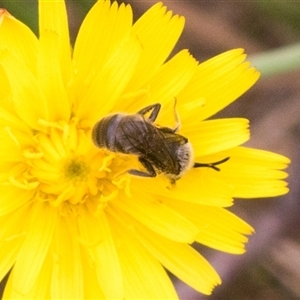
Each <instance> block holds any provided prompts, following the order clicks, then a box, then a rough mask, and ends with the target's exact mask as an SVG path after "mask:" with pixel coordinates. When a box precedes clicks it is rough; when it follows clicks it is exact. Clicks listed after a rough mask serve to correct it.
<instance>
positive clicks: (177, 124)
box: [172, 98, 181, 133]
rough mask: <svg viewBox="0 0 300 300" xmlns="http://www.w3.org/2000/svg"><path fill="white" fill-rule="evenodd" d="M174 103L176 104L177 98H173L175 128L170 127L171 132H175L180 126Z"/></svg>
mask: <svg viewBox="0 0 300 300" xmlns="http://www.w3.org/2000/svg"><path fill="white" fill-rule="evenodd" d="M176 104H177V99H176V98H175V101H174V116H175V128H174V129H172V130H173V133H176V132H177V131H178V130H179V129H180V126H181V123H180V118H179V114H178V112H177V110H176Z"/></svg>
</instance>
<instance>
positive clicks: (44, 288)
mask: <svg viewBox="0 0 300 300" xmlns="http://www.w3.org/2000/svg"><path fill="white" fill-rule="evenodd" d="M51 255H52V254H50V255H49V253H48V255H47V258H46V259H45V261H44V263H43V266H42V269H41V272H40V273H39V275H38V277H37V280H36V282H35V285H34V286H33V287H32V288H31V290H30V291H29V292H27V293H26V294H25V293H22V294H21V293H19V292H18V291H17V290H16V289H15V288H13V281H14V277H15V269H14V268H13V269H12V271H11V273H10V274H9V278H8V281H7V283H6V285H5V290H4V296H3V299H24V300H27V299H51V295H50V289H49V283H50V278H51V269H52V266H51V264H52V256H51Z"/></svg>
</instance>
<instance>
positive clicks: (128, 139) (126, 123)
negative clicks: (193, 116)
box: [92, 103, 229, 183]
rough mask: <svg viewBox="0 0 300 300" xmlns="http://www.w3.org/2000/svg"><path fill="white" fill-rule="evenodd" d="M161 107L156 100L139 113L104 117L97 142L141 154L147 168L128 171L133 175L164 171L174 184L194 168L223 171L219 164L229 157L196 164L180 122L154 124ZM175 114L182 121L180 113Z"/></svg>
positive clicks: (95, 133)
mask: <svg viewBox="0 0 300 300" xmlns="http://www.w3.org/2000/svg"><path fill="white" fill-rule="evenodd" d="M160 108H161V104H159V103H156V104H152V105H149V106H147V107H145V108H143V109H141V110H140V111H138V112H137V113H136V114H123V113H118V114H114V115H109V116H107V117H104V118H103V119H101V120H100V121H99V122H97V123H96V124H95V126H94V127H93V130H92V139H93V141H94V143H95V145H96V146H97V147H99V148H107V149H108V150H110V151H112V152H119V153H125V154H133V155H136V156H138V160H139V161H140V163H141V164H142V165H143V167H144V168H145V171H142V170H136V169H131V170H129V171H128V172H129V173H130V174H132V175H137V176H143V177H155V176H156V175H157V173H164V174H165V175H166V176H167V177H168V178H169V179H170V180H171V183H175V182H176V180H178V179H180V178H181V177H182V176H183V174H184V173H185V172H186V171H188V170H189V169H191V168H199V167H210V168H213V169H215V170H216V171H219V170H220V169H219V168H218V167H217V165H219V164H221V163H224V162H225V161H227V160H228V159H229V157H227V158H225V159H222V160H220V161H217V162H214V163H209V164H204V163H195V162H194V157H193V148H192V145H191V144H190V143H189V141H188V139H187V138H186V137H184V136H182V135H180V134H178V133H177V131H178V129H179V124H178V126H176V127H175V128H169V127H159V126H157V125H155V124H154V122H155V120H156V118H157V116H158V113H159V111H160ZM146 114H149V117H147V116H146ZM175 116H176V120H178V117H177V115H176V112H175Z"/></svg>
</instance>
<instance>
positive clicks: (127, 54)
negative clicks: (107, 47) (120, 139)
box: [75, 39, 141, 126]
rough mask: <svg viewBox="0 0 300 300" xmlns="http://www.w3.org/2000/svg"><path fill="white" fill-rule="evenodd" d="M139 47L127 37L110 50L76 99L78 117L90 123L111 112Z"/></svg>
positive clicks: (126, 81) (126, 79) (129, 75)
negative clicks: (103, 62) (80, 95)
mask: <svg viewBox="0 0 300 300" xmlns="http://www.w3.org/2000/svg"><path fill="white" fill-rule="evenodd" d="M140 50H141V49H140V45H139V44H138V42H137V41H136V40H135V39H130V40H128V41H127V42H126V43H125V44H124V45H123V47H122V48H119V49H117V50H116V51H115V52H113V53H111V56H110V57H109V58H108V60H107V61H106V63H105V64H104V65H103V66H102V69H101V70H99V71H98V74H97V76H96V77H95V78H94V80H93V81H92V82H91V83H90V86H89V87H88V88H87V91H86V92H85V95H84V97H83V98H82V99H80V100H78V108H76V107H75V110H76V116H77V117H79V118H80V119H86V120H87V122H88V124H89V125H90V126H93V125H94V124H95V123H96V121H98V120H99V119H100V118H101V117H103V116H104V115H106V114H108V113H109V112H110V110H111V108H112V107H113V106H114V104H115V102H116V101H117V99H118V97H119V96H120V94H121V93H122V92H123V89H124V87H125V86H126V84H127V83H128V81H129V80H130V78H131V75H132V73H133V72H134V68H135V65H136V63H137V61H138V58H139V55H140ZM77 97H78V95H77ZM91 108H93V109H91Z"/></svg>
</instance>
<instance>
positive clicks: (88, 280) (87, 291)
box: [82, 253, 105, 299]
mask: <svg viewBox="0 0 300 300" xmlns="http://www.w3.org/2000/svg"><path fill="white" fill-rule="evenodd" d="M83 254H85V253H83ZM82 261H83V262H84V263H83V264H82V268H83V280H84V283H83V285H84V299H105V296H104V294H103V292H102V290H101V288H100V284H99V281H98V276H97V273H96V270H95V266H94V263H93V261H92V260H91V257H90V255H89V254H88V253H87V254H86V255H83V259H82Z"/></svg>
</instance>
